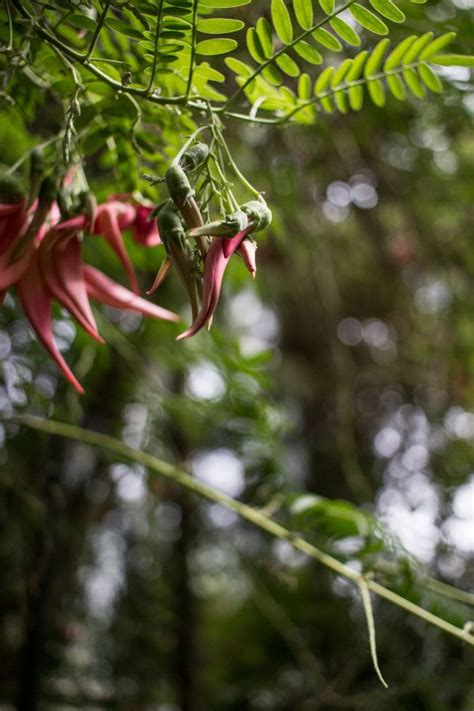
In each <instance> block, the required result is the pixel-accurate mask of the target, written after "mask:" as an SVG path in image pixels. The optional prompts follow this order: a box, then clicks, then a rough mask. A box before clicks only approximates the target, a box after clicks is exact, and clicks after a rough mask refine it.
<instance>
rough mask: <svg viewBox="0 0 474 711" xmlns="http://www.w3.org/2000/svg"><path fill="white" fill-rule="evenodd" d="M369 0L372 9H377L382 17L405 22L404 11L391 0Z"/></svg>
mask: <svg viewBox="0 0 474 711" xmlns="http://www.w3.org/2000/svg"><path fill="white" fill-rule="evenodd" d="M369 2H370V4H371V5H372V7H373V8H374V10H377V12H379V13H380V14H381V15H382V17H386V18H387V20H391V21H392V22H405V20H406V15H405V13H404V12H402V11H401V10H400V8H399V7H397V5H395V3H394V2H392V0H369Z"/></svg>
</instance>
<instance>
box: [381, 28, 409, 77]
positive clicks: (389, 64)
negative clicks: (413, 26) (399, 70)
mask: <svg viewBox="0 0 474 711" xmlns="http://www.w3.org/2000/svg"><path fill="white" fill-rule="evenodd" d="M415 41H416V35H410V36H409V37H405V39H404V40H402V41H401V42H400V44H397V46H396V47H395V48H394V49H393V50H392V51H391V52H390V54H389V55H388V57H387V60H386V62H385V64H384V67H383V69H384V72H389V71H391V70H392V69H395V68H396V67H399V66H400V64H401V62H402V59H403V57H404V56H405V54H406V53H407V52H408V50H409V49H410V47H411V46H412V44H413V43H414V42H415Z"/></svg>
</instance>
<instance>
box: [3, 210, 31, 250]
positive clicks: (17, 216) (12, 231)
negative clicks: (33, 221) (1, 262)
mask: <svg viewBox="0 0 474 711" xmlns="http://www.w3.org/2000/svg"><path fill="white" fill-rule="evenodd" d="M24 207H25V201H24V200H20V202H17V203H14V204H13V205H0V209H1V208H8V210H5V211H4V212H3V214H2V213H0V254H4V253H5V252H6V251H7V249H8V248H9V247H10V246H11V244H12V243H13V242H14V241H15V240H16V239H17V238H18V237H19V236H20V235H21V234H22V233H23V231H24V230H25V229H26V226H27V223H28V222H29V220H30V217H31V216H30V215H29V214H28V212H26V211H25V209H24Z"/></svg>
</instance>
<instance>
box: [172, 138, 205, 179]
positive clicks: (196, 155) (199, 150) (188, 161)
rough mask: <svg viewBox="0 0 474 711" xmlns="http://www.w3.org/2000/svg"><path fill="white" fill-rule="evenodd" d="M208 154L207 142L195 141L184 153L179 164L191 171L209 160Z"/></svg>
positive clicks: (187, 171)
mask: <svg viewBox="0 0 474 711" xmlns="http://www.w3.org/2000/svg"><path fill="white" fill-rule="evenodd" d="M208 156H209V146H207V145H206V144H205V143H195V144H194V145H193V146H191V148H188V150H187V151H185V152H184V153H183V155H182V156H181V158H180V159H179V165H180V166H181V168H182V169H183V170H184V171H186V173H190V172H191V171H193V170H196V168H199V166H201V165H202V164H203V163H204V161H206V160H207V158H208Z"/></svg>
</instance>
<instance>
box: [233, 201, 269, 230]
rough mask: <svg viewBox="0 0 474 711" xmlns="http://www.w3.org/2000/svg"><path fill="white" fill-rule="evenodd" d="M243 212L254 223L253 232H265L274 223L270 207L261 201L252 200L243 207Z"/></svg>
mask: <svg viewBox="0 0 474 711" xmlns="http://www.w3.org/2000/svg"><path fill="white" fill-rule="evenodd" d="M240 209H241V210H242V212H245V214H246V215H247V216H248V218H249V220H250V221H252V222H253V223H254V227H253V229H252V232H259V231H260V230H264V229H265V228H266V227H268V225H269V224H270V223H271V221H272V213H271V210H270V208H269V207H268V205H267V204H266V203H264V202H260V201H259V200H250V202H246V203H245V205H241V208H240Z"/></svg>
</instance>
